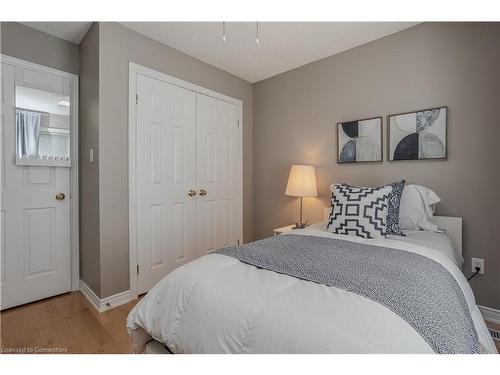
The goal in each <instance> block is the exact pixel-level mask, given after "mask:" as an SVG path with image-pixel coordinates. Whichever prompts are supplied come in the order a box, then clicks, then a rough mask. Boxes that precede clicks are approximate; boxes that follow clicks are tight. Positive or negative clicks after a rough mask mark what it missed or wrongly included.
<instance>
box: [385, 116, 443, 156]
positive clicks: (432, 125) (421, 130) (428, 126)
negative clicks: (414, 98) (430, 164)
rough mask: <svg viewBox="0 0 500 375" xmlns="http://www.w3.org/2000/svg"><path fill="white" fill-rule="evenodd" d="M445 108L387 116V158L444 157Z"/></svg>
mask: <svg viewBox="0 0 500 375" xmlns="http://www.w3.org/2000/svg"><path fill="white" fill-rule="evenodd" d="M447 133H448V107H447V106H440V107H433V108H428V109H421V110H416V111H410V112H403V113H397V114H393V115H388V116H387V160H388V161H412V160H446V159H447V157H448V150H447V145H448V142H447Z"/></svg>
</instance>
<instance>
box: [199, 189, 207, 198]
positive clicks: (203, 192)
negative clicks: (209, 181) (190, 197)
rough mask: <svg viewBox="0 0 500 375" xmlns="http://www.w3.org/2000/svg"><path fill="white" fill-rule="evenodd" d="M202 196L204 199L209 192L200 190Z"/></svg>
mask: <svg viewBox="0 0 500 375" xmlns="http://www.w3.org/2000/svg"><path fill="white" fill-rule="evenodd" d="M200 195H201V196H202V197H203V196H204V195H207V191H206V190H205V189H200Z"/></svg>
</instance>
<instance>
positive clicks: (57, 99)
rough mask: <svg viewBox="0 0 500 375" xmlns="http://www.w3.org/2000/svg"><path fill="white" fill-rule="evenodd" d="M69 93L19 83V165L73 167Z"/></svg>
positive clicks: (17, 130) (17, 105)
mask: <svg viewBox="0 0 500 375" xmlns="http://www.w3.org/2000/svg"><path fill="white" fill-rule="evenodd" d="M70 104H71V100H70V97H69V96H68V95H63V94H58V93H54V92H50V91H45V90H40V89H38V88H32V87H26V86H22V85H16V164H17V165H44V166H60V167H69V166H71V159H70Z"/></svg>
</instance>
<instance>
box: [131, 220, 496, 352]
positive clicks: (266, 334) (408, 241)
mask: <svg viewBox="0 0 500 375" xmlns="http://www.w3.org/2000/svg"><path fill="white" fill-rule="evenodd" d="M293 234H294V235H309V236H311V235H312V236H319V237H322V236H324V237H332V238H339V239H344V240H349V241H354V242H366V243H369V244H371V245H378V246H385V247H392V248H396V249H400V250H404V251H410V252H414V253H417V254H420V255H423V256H426V257H428V258H430V259H433V260H435V261H436V262H439V263H440V264H441V265H442V266H443V267H445V268H446V269H447V270H448V271H449V272H450V273H451V274H452V276H453V277H454V278H455V280H456V281H457V283H458V285H459V286H460V288H461V290H462V291H463V294H464V296H465V299H466V302H467V305H468V308H469V310H470V314H471V316H472V319H473V322H474V326H475V329H476V331H477V333H478V337H479V342H480V346H481V351H482V352H484V353H496V352H497V351H496V348H495V345H494V343H493V340H492V339H491V337H490V335H489V332H488V330H487V328H486V325H485V323H484V320H483V318H482V316H481V314H480V312H479V310H478V308H477V306H476V304H475V300H474V296H473V293H472V290H471V289H470V287H469V285H468V283H467V281H466V280H465V278H464V276H463V275H462V273H461V271H460V266H461V255H460V254H457V253H456V251H454V249H453V247H452V245H451V241H450V240H449V239H448V238H447V237H446V235H444V234H440V233H431V232H417V231H407V232H405V234H406V236H405V237H389V238H386V239H363V238H358V237H353V236H345V235H336V234H332V233H330V232H328V231H326V229H325V226H324V224H317V225H312V226H310V227H308V228H306V229H303V230H297V231H294V233H293ZM127 327H128V330H129V333H130V334H131V336H132V340H133V343H134V349H135V351H136V352H144V350H145V345H146V343H147V342H148V341H150V340H152V339H154V340H156V341H158V342H160V343H163V344H165V345H166V346H167V347H168V348H169V350H170V351H171V352H172V353H433V350H432V349H431V347H430V346H429V345H428V343H427V342H426V341H425V340H424V339H423V338H422V337H421V336H420V335H419V333H418V332H417V331H415V329H414V328H412V327H411V326H410V325H409V324H408V323H407V322H406V321H405V320H403V319H402V318H401V317H400V316H398V315H397V314H396V313H394V312H392V311H391V310H389V309H388V308H387V307H385V306H383V305H381V304H379V303H377V302H375V301H373V300H371V299H368V298H366V297H363V296H360V295H358V294H355V293H351V292H348V291H346V290H342V289H339V288H336V287H331V286H330V287H329V286H326V285H322V284H317V283H314V282H310V281H305V280H301V279H297V278H294V277H291V276H287V275H284V274H279V273H276V272H272V271H268V270H265V269H261V268H257V267H254V266H251V265H248V264H245V263H242V262H240V261H238V260H236V259H234V258H231V257H227V256H224V255H221V254H209V255H206V256H204V257H201V258H199V259H196V260H194V261H192V262H190V263H188V264H186V265H184V266H182V267H179V268H178V269H176V270H175V271H173V272H171V273H170V274H169V275H167V276H166V277H165V278H164V279H163V280H162V281H161V282H160V283H158V284H157V285H156V286H155V287H154V288H153V289H152V290H151V291H150V292H149V293H148V294H147V295H146V296H145V297H144V298H143V299H142V300H141V302H139V303H138V304H137V305H136V306H135V308H134V309H133V310H132V311H131V312H130V314H129V317H128V320H127Z"/></svg>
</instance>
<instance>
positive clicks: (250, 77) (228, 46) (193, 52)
mask: <svg viewBox="0 0 500 375" xmlns="http://www.w3.org/2000/svg"><path fill="white" fill-rule="evenodd" d="M24 24H25V25H26V26H29V27H32V28H35V29H37V30H40V31H43V32H45V33H48V34H51V35H54V36H57V37H59V38H62V39H66V40H69V41H71V42H73V43H77V44H78V43H80V42H81V40H82V38H83V37H84V36H85V34H86V32H87V30H88V29H89V27H90V25H91V23H90V22H24ZM415 24H416V23H415V22H260V23H259V34H260V45H257V44H256V43H255V37H256V23H255V22H228V23H227V24H226V37H227V41H226V42H224V41H223V40H222V22H123V23H122V25H124V26H126V27H128V28H130V29H132V30H134V31H136V32H138V33H140V34H143V35H145V36H148V37H150V38H152V39H155V40H157V41H159V42H161V43H163V44H165V45H167V46H170V47H173V48H175V49H177V50H179V51H181V52H184V53H186V54H188V55H190V56H193V57H195V58H197V59H199V60H201V61H204V62H206V63H208V64H210V65H213V66H216V67H217V68H219V69H222V70H225V71H226V72H229V73H232V74H234V75H235V76H238V77H240V78H243V79H244V80H247V81H249V82H252V83H253V82H257V81H260V80H263V79H265V78H269V77H272V76H274V75H276V74H280V73H283V72H286V71H288V70H291V69H294V68H297V67H299V66H302V65H305V64H308V63H311V62H313V61H316V60H319V59H322V58H324V57H327V56H331V55H334V54H336V53H339V52H342V51H345V50H348V49H350V48H354V47H356V46H360V45H362V44H365V43H368V42H370V41H372V40H375V39H379V38H382V37H384V36H386V35H389V34H393V33H395V32H398V31H400V30H403V29H406V28H408V27H411V26H413V25H415Z"/></svg>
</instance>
